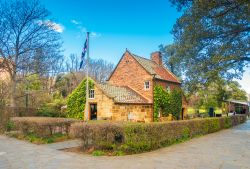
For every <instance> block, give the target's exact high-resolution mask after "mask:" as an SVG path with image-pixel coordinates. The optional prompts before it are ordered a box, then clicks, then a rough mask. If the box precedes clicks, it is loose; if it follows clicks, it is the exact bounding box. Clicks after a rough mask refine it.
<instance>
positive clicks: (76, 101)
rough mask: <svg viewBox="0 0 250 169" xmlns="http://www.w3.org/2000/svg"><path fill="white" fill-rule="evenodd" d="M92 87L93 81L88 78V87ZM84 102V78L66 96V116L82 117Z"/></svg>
mask: <svg viewBox="0 0 250 169" xmlns="http://www.w3.org/2000/svg"><path fill="white" fill-rule="evenodd" d="M93 88H94V81H93V80H91V79H89V89H93ZM85 103H86V79H84V80H83V81H82V82H81V83H80V84H79V85H78V87H77V88H76V89H75V90H74V91H73V92H72V93H71V94H70V95H69V97H68V98H67V115H66V116H67V117H69V118H76V119H84V109H85Z"/></svg>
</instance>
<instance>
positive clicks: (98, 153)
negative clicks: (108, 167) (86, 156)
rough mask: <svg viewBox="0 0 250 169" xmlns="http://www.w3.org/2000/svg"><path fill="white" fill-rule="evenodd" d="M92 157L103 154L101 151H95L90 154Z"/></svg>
mask: <svg viewBox="0 0 250 169" xmlns="http://www.w3.org/2000/svg"><path fill="white" fill-rule="evenodd" d="M92 155H93V156H103V155H105V152H103V151H101V150H96V151H93V152H92Z"/></svg>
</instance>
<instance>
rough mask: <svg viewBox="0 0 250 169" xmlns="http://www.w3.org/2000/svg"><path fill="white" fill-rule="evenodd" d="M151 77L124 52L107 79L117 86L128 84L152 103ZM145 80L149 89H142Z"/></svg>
mask: <svg viewBox="0 0 250 169" xmlns="http://www.w3.org/2000/svg"><path fill="white" fill-rule="evenodd" d="M152 79H153V78H152V76H151V75H150V74H149V73H148V72H147V71H146V70H145V69H144V68H142V67H141V65H140V64H139V63H138V62H137V61H136V60H135V59H134V58H133V57H132V56H130V54H129V53H128V52H126V53H125V54H124V57H123V58H122V60H121V61H120V63H119V64H118V66H117V68H116V70H115V71H114V73H113V75H112V76H111V78H110V79H109V83H111V84H113V85H117V86H128V87H130V88H131V89H133V90H134V91H136V92H137V93H139V94H141V95H142V96H144V97H145V98H146V99H148V100H149V102H150V103H152V97H153V89H152ZM145 81H149V82H150V89H149V90H145V89H144V82H145Z"/></svg>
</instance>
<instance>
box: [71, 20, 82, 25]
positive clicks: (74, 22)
mask: <svg viewBox="0 0 250 169" xmlns="http://www.w3.org/2000/svg"><path fill="white" fill-rule="evenodd" d="M70 22H71V23H73V24H75V25H80V24H81V22H78V21H76V20H74V19H72V20H71V21H70Z"/></svg>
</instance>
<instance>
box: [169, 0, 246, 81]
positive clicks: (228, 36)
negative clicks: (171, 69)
mask: <svg viewBox="0 0 250 169" xmlns="http://www.w3.org/2000/svg"><path fill="white" fill-rule="evenodd" d="M170 1H171V2H172V4H173V5H175V6H177V9H179V10H182V12H183V14H182V16H181V17H180V18H179V19H178V20H177V22H176V24H175V25H174V27H173V34H174V38H175V44H174V45H175V48H176V51H177V54H176V56H178V57H179V59H180V60H181V63H182V64H183V65H185V67H188V69H187V71H186V72H185V77H186V79H185V80H186V82H188V83H192V84H194V85H196V84H198V85H200V84H204V83H209V82H212V81H214V79H216V78H225V79H233V78H241V76H242V74H243V72H244V67H245V66H247V65H249V63H250V10H249V5H250V3H249V0H220V1H219V0H218V1H216V0H212V1H211V0H180V1H179V0H178V1H177V0H170Z"/></svg>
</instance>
